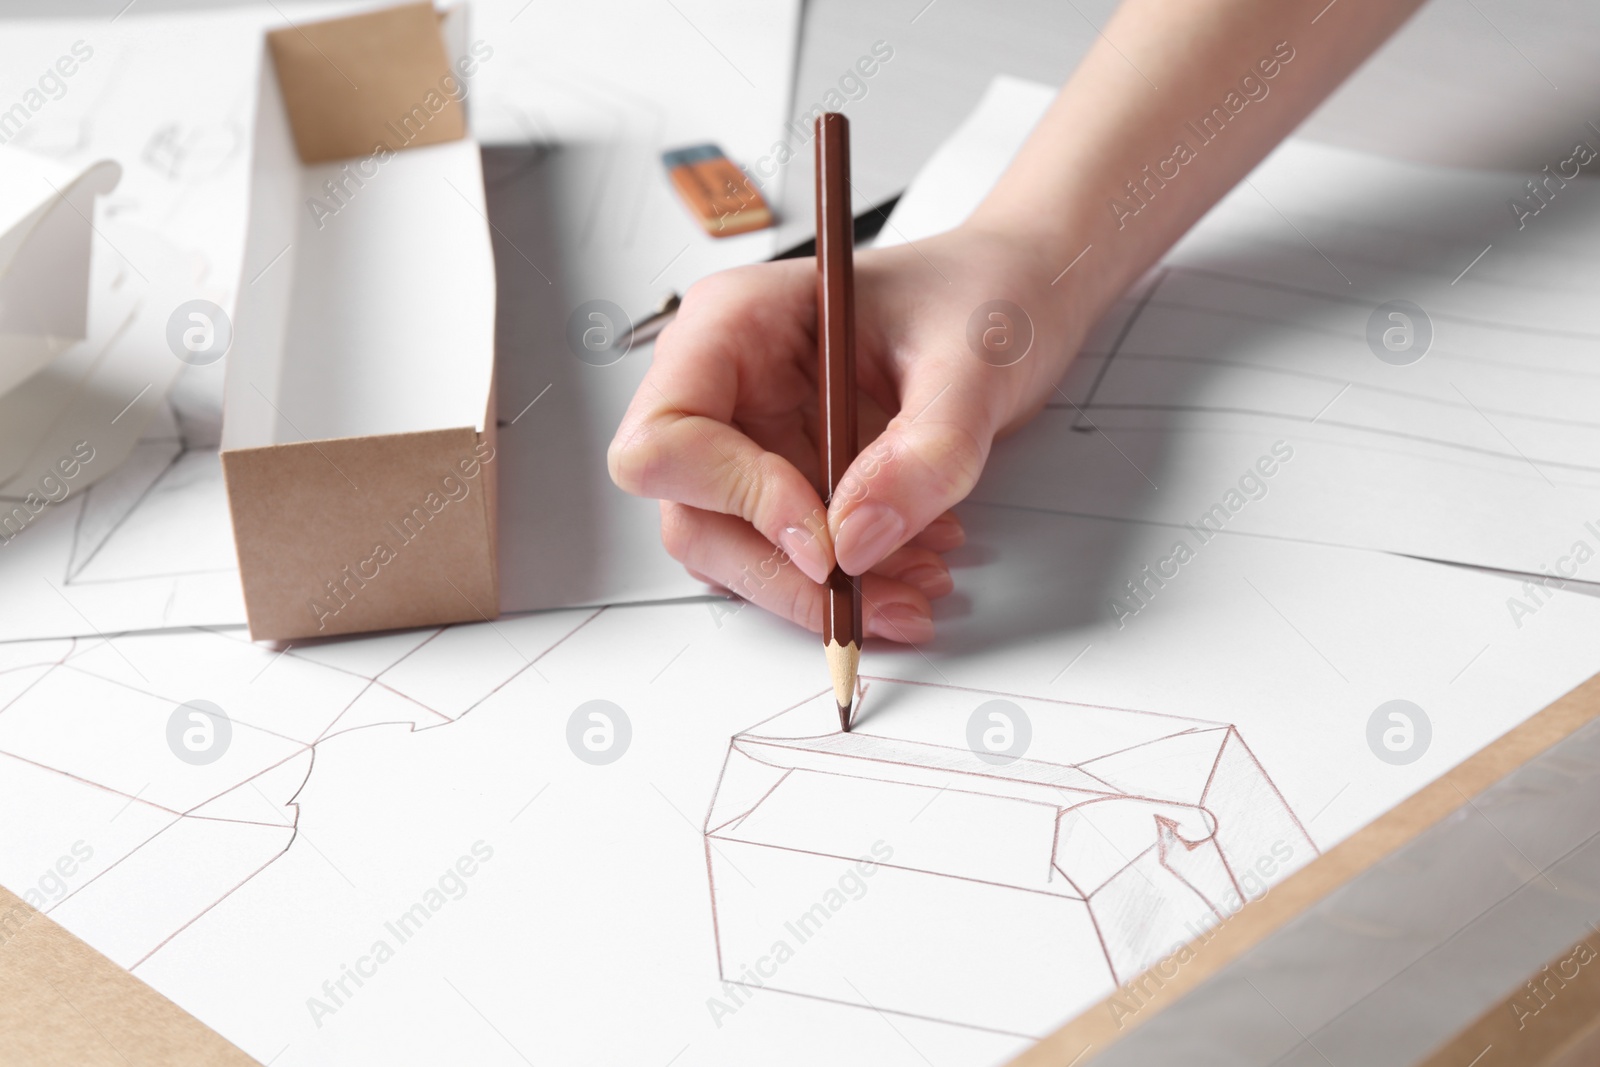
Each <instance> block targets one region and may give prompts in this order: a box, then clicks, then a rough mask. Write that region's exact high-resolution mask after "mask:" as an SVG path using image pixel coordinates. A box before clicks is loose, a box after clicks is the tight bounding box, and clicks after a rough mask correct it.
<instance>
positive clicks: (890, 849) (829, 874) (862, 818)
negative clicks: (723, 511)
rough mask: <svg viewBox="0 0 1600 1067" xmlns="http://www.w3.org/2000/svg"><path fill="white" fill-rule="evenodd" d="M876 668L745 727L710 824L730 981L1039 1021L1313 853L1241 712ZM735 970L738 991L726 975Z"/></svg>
mask: <svg viewBox="0 0 1600 1067" xmlns="http://www.w3.org/2000/svg"><path fill="white" fill-rule="evenodd" d="M996 696H997V694H993V693H981V692H977V691H974V690H968V689H956V688H953V687H946V686H929V685H920V684H909V683H904V682H893V681H885V680H875V681H871V682H870V684H869V685H868V687H867V689H866V691H865V693H864V695H863V697H862V699H861V702H860V704H859V708H858V712H857V716H858V717H857V720H856V723H857V724H856V727H855V729H854V730H853V731H852V732H851V733H848V734H844V733H841V732H839V730H838V723H837V714H836V712H835V709H834V705H833V703H832V697H831V695H829V694H827V693H824V694H819V695H818V696H817V697H816V698H814V699H812V700H810V701H808V702H806V703H804V704H801V705H799V706H798V707H795V708H791V709H790V710H788V711H785V712H783V713H781V714H779V715H776V716H774V717H772V718H770V719H767V720H766V721H764V722H762V723H759V724H758V725H756V726H753V727H751V728H750V729H748V730H746V731H744V732H742V733H740V734H738V735H736V736H735V737H734V738H733V740H732V742H731V744H730V745H729V749H728V755H727V759H726V761H725V763H724V765H723V771H722V776H721V780H720V781H719V783H718V786H717V790H716V794H715V796H714V798H713V800H712V804H711V809H710V812H709V814H708V816H707V820H706V826H705V839H706V855H707V864H708V869H709V873H710V878H711V897H712V911H713V918H714V923H715V929H716V947H717V953H718V963H719V966H720V971H721V978H722V980H723V982H724V989H725V990H726V991H728V992H729V993H730V994H735V995H738V996H745V995H749V996H761V995H765V994H762V993H759V992H755V987H762V988H764V989H768V990H781V991H785V992H789V993H795V994H800V995H804V996H810V997H815V998H820V999H824V1000H831V1001H836V1002H840V1003H845V1004H852V1005H861V1006H863V1007H867V1008H874V1009H877V1010H880V1011H894V1012H900V1013H904V1014H908V1015H914V1016H919V1017H923V1018H929V1019H936V1020H939V1021H943V1022H951V1023H958V1024H962V1025H966V1026H974V1027H981V1028H984V1029H989V1030H997V1031H1003V1032H1007V1033H1014V1034H1021V1035H1029V1036H1034V1035H1042V1034H1044V1033H1047V1032H1048V1031H1049V1030H1050V1029H1052V1028H1053V1027H1054V1026H1055V1025H1058V1024H1059V1023H1060V1022H1061V1021H1062V1020H1063V1019H1066V1018H1068V1017H1069V1016H1071V1015H1072V1014H1074V1013H1075V1012H1076V1011H1078V1010H1079V1009H1081V1008H1083V1007H1086V1006H1087V1005H1089V1004H1091V1003H1093V1002H1094V1001H1096V1000H1098V999H1100V998H1101V997H1104V996H1106V995H1107V994H1109V993H1110V992H1112V990H1113V989H1114V987H1116V986H1117V985H1120V984H1122V983H1125V982H1127V981H1129V980H1130V979H1132V978H1135V977H1137V976H1138V975H1139V974H1140V973H1141V972H1142V971H1144V970H1145V969H1146V968H1148V967H1150V966H1151V965H1153V964H1155V963H1156V962H1157V961H1159V960H1164V959H1165V958H1166V957H1168V956H1170V955H1171V954H1172V952H1173V950H1174V948H1175V947H1176V946H1178V945H1180V944H1183V943H1187V942H1189V941H1192V940H1193V939H1194V938H1195V937H1196V936H1197V935H1200V934H1202V933H1203V932H1204V931H1206V930H1207V929H1209V928H1210V927H1213V926H1215V925H1216V924H1217V923H1218V922H1220V921H1221V920H1222V919H1223V918H1224V917H1226V916H1228V915H1231V914H1232V913H1233V912H1236V911H1237V910H1238V909H1239V908H1240V907H1241V906H1242V905H1243V902H1245V901H1248V900H1251V899H1256V898H1258V897H1259V896H1260V895H1261V894H1262V893H1264V892H1265V891H1266V889H1267V888H1268V887H1269V886H1270V884H1271V883H1272V882H1274V881H1276V880H1278V879H1280V878H1282V877H1284V876H1285V875H1286V874H1288V873H1289V872H1290V871H1291V870H1293V869H1294V868H1295V867H1298V866H1300V865H1301V864H1303V863H1305V862H1306V861H1308V860H1309V859H1311V858H1312V857H1313V856H1314V855H1315V854H1316V848H1315V846H1314V845H1313V844H1312V842H1311V840H1310V838H1309V837H1308V836H1307V835H1306V832H1305V830H1304V828H1303V827H1302V826H1301V824H1300V822H1299V820H1298V819H1297V818H1296V817H1295V815H1294V813H1293V812H1292V811H1291V810H1290V809H1289V807H1288V805H1287V804H1286V803H1285V802H1284V799H1283V797H1282V796H1281V795H1280V794H1279V792H1278V790H1277V788H1276V787H1275V786H1274V785H1273V783H1272V781H1271V780H1270V779H1269V778H1268V776H1267V774H1266V772H1265V771H1264V770H1263V769H1262V767H1261V765H1260V764H1259V763H1258V762H1257V761H1256V759H1255V756H1254V755H1253V754H1252V753H1251V751H1250V749H1249V748H1248V747H1247V746H1246V745H1245V743H1244V740H1243V738H1241V737H1240V735H1239V732H1238V731H1237V730H1236V729H1235V728H1234V727H1233V726H1231V725H1230V724H1227V723H1221V722H1208V721H1202V720H1197V719H1186V718H1179V717H1174V716H1168V715H1157V714H1152V713H1148V712H1138V711H1127V710H1121V709H1114V708H1101V707H1092V706H1087V705H1080V704H1067V703H1061V702H1055V701H1047V700H1036V699H1029V698H1023V697H1012V698H1008V699H1009V700H1010V701H1011V702H1012V704H1013V706H1014V707H1015V708H1019V709H1020V710H1021V713H1022V715H1023V716H1025V717H1026V719H1027V721H1028V723H1029V725H1030V726H1031V734H1032V738H1031V742H1030V744H1029V747H1028V749H1027V750H1026V751H1025V752H1024V753H1023V754H1022V756H1021V758H1018V759H1015V760H1013V761H1010V762H1007V763H1000V764H997V763H995V762H993V757H992V756H990V755H989V754H988V753H985V754H984V755H985V757H987V758H983V757H980V756H979V755H977V754H976V753H975V752H974V750H972V749H970V748H969V747H967V742H966V738H967V736H968V733H967V731H968V721H969V719H970V718H971V717H972V715H973V713H974V711H975V710H976V709H978V708H979V706H980V705H983V704H985V703H986V702H988V701H990V700H992V699H994V698H995V697H996ZM739 987H743V988H739Z"/></svg>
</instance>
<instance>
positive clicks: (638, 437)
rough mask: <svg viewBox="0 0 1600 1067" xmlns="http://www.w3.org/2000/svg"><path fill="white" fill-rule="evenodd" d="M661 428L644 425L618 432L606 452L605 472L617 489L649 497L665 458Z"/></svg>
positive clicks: (665, 450) (665, 452)
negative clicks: (607, 472)
mask: <svg viewBox="0 0 1600 1067" xmlns="http://www.w3.org/2000/svg"><path fill="white" fill-rule="evenodd" d="M667 454H668V453H667V449H666V448H665V447H664V446H663V444H662V441H661V431H660V428H659V427H657V426H655V425H654V424H652V423H649V422H645V423H640V424H639V425H637V426H635V427H633V428H632V430H631V431H624V430H619V431H618V432H617V436H616V437H614V438H613V439H612V441H611V445H610V447H609V448H607V449H606V469H607V470H608V471H610V473H611V481H612V482H613V483H615V484H616V487H617V488H618V489H621V490H622V491H623V492H625V493H629V494H632V495H633V496H652V495H654V494H652V493H651V486H652V485H654V484H655V482H656V473H657V471H658V470H659V469H660V466H661V463H662V462H663V461H664V460H665V459H666V457H667Z"/></svg>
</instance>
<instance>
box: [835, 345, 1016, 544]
mask: <svg viewBox="0 0 1600 1067" xmlns="http://www.w3.org/2000/svg"><path fill="white" fill-rule="evenodd" d="M986 369H987V368H986ZM963 379H965V380H963ZM993 440H994V423H993V421H992V417H991V415H990V412H989V410H988V404H987V400H986V396H985V392H984V390H982V389H981V388H979V387H978V383H976V382H974V381H972V379H971V378H970V377H967V376H966V375H965V374H960V373H956V374H942V373H939V372H938V371H937V370H936V369H934V367H933V366H932V365H930V364H929V363H925V364H923V365H922V368H919V369H918V371H917V372H913V374H912V376H911V378H910V379H909V380H908V381H907V382H906V384H905V392H904V396H903V397H902V400H901V405H900V413H899V414H898V415H896V416H895V417H894V419H892V420H891V421H890V423H889V425H888V426H887V427H886V428H885V429H884V431H883V433H882V434H880V435H879V436H878V437H877V439H875V440H874V441H872V442H870V443H869V444H868V445H867V446H866V447H865V448H864V449H862V451H861V454H860V455H858V456H857V457H856V460H855V462H854V463H852V464H851V465H850V469H849V470H847V471H846V472H845V476H844V477H843V478H842V479H840V481H839V487H838V489H836V490H835V491H834V494H833V497H832V499H831V501H830V502H829V506H828V526H829V529H830V531H831V532H832V534H833V541H834V553H835V558H836V559H837V560H838V562H839V566H840V567H841V568H843V569H844V571H845V573H847V574H857V575H858V574H863V573H865V572H866V571H868V570H869V569H871V568H872V567H873V566H875V565H876V564H877V563H879V562H880V561H881V560H882V559H883V558H884V557H885V556H887V555H888V554H889V553H891V552H893V551H894V550H895V549H897V548H899V547H900V546H901V545H903V544H905V543H906V542H907V541H909V540H910V539H911V538H913V537H915V536H916V535H917V534H919V533H921V532H922V530H923V528H924V527H926V526H927V525H928V524H929V523H930V522H932V521H933V520H934V519H936V518H938V517H939V516H940V515H942V514H944V513H945V512H946V511H948V510H949V509H950V507H951V506H952V505H954V504H956V503H958V502H959V501H961V500H962V499H963V498H965V497H966V495H967V494H968V493H970V492H971V491H972V487H973V486H974V485H975V484H977V481H978V475H979V474H980V473H982V471H983V464H984V461H985V460H987V459H988V458H989V446H990V444H991V443H992V442H993Z"/></svg>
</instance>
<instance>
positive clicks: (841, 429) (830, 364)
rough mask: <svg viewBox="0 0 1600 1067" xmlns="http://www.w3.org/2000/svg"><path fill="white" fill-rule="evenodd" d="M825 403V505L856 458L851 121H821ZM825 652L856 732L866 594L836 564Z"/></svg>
mask: <svg viewBox="0 0 1600 1067" xmlns="http://www.w3.org/2000/svg"><path fill="white" fill-rule="evenodd" d="M816 143H817V399H818V405H819V409H820V415H821V432H820V433H819V434H818V435H817V448H818V451H819V453H820V455H821V460H822V484H823V488H824V490H825V493H824V497H823V499H824V502H825V503H832V501H833V494H834V493H835V492H836V491H837V490H838V488H839V480H840V479H841V478H843V477H844V472H845V471H846V470H848V469H849V467H850V464H851V463H852V462H853V461H854V460H855V458H856V449H857V442H856V298H855V268H854V265H853V262H852V257H853V255H854V246H855V233H854V224H853V220H852V218H851V215H850V122H849V120H848V119H846V118H845V117H844V116H843V115H840V114H838V113H836V112H831V111H830V112H827V113H825V114H823V115H820V116H819V117H818V118H817V126H816ZM822 647H823V651H825V652H826V653H827V655H828V673H829V674H831V675H832V676H833V696H834V700H835V701H836V702H837V703H838V705H839V728H840V729H841V730H849V729H850V708H851V705H852V704H853V703H854V700H855V691H856V670H857V668H858V667H859V666H860V664H861V587H860V586H859V585H858V584H857V580H856V579H855V578H852V577H850V575H848V574H846V573H845V572H844V571H842V570H840V569H839V567H838V566H837V565H836V566H835V567H834V568H833V573H832V574H830V575H828V584H827V591H826V601H825V604H824V607H823V613H822Z"/></svg>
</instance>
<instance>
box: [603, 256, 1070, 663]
mask: <svg viewBox="0 0 1600 1067" xmlns="http://www.w3.org/2000/svg"><path fill="white" fill-rule="evenodd" d="M1050 258H1051V262H1045V257H1044V256H1042V255H1038V254H1036V253H1035V252H1034V251H1033V250H1032V249H1031V248H1030V247H1029V245H1028V243H1027V242H1026V241H1025V240H1023V239H1020V238H1017V237H1014V236H1011V235H1008V234H1006V233H1002V232H998V231H992V230H984V229H980V228H976V227H972V226H968V227H963V228H960V229H957V230H953V231H951V232H949V233H946V234H942V235H940V236H938V237H935V238H931V239H929V240H926V241H922V242H919V243H918V244H916V245H914V246H911V245H907V246H900V247H894V248H887V249H881V250H872V251H863V252H861V253H858V254H857V256H856V262H855V274H856V334H857V340H856V377H857V381H858V382H859V384H860V389H861V395H860V400H859V405H858V411H859V417H860V426H861V443H862V448H861V453H860V456H859V457H858V458H857V460H856V461H855V463H854V464H853V465H852V466H851V467H850V470H849V472H848V473H847V474H846V476H845V478H844V480H843V481H842V482H841V483H840V485H839V487H838V490H837V492H836V493H835V494H834V498H833V503H832V506H831V508H825V507H824V506H823V503H822V498H821V495H820V490H821V488H822V487H821V486H820V485H819V484H818V458H817V432H818V423H817V419H818V414H817V340H816V322H817V314H816V284H817V281H816V264H815V262H814V261H813V260H809V259H806V260H785V261H780V262H776V263H763V264H758V265H755V266H751V267H743V268H739V269H737V270H731V271H727V272H724V273H722V274H718V275H715V276H713V277H710V278H707V279H705V280H704V281H702V282H700V283H699V284H698V285H696V286H695V287H694V288H692V289H691V290H690V291H689V292H688V294H687V295H686V296H685V298H684V301H683V307H682V309H681V310H680V311H679V312H678V316H677V319H676V321H674V322H673V324H672V325H671V326H669V327H667V329H666V330H664V331H663V332H662V334H661V336H660V338H659V339H658V340H657V342H656V348H655V358H654V362H653V363H652V365H651V367H650V370H649V372H648V373H647V374H646V376H645V379H644V382H643V384H642V385H641V386H640V388H639V392H638V393H637V394H636V395H635V396H634V399H633V403H632V405H631V406H630V407H629V409H628V413H627V415H626V416H625V417H624V418H623V421H622V425H621V427H620V428H619V429H618V431H617V435H616V438H615V440H613V441H612V443H611V450H610V455H609V460H610V467H611V477H612V479H613V480H614V481H615V482H616V483H617V485H618V486H620V487H621V488H623V489H625V490H626V491H628V492H630V493H633V494H635V495H638V496H649V497H657V498H660V500H661V539H662V542H663V543H664V544H665V545H666V548H667V551H668V552H670V553H671V554H672V556H673V558H674V559H677V560H678V561H679V562H681V563H682V564H683V565H684V566H685V567H686V568H688V570H689V572H690V573H691V574H693V575H695V576H696V577H697V578H700V579H702V580H704V581H707V582H710V583H712V584H715V585H719V586H722V587H725V588H727V589H729V590H731V591H732V592H734V593H736V594H738V595H739V596H742V597H744V598H746V599H748V600H750V601H752V602H754V603H755V604H758V605H759V606H761V607H763V608H766V609H768V610H769V611H773V612H776V613H777V614H779V615H782V616H784V617H785V618H788V619H791V620H793V621H794V622H797V623H799V624H800V625H802V626H805V627H806V628H808V629H810V630H814V631H815V630H820V628H821V625H822V609H823V589H822V587H821V586H820V585H819V584H818V583H819V582H821V581H823V580H824V579H825V578H826V576H827V574H828V572H829V571H830V570H831V569H832V567H833V565H834V561H835V560H836V559H837V560H838V563H839V565H840V566H842V567H843V568H844V570H845V571H846V572H847V573H849V574H853V575H861V576H862V582H861V591H862V615H863V622H864V625H865V627H866V631H867V633H868V634H869V635H871V636H875V637H882V638H887V639H889V640H892V641H904V642H913V643H914V642H921V641H926V640H928V639H929V638H931V637H932V636H933V620H932V609H931V605H930V601H931V600H932V599H936V598H938V597H941V596H944V595H945V594H947V593H949V592H950V591H951V588H952V582H951V577H950V571H949V568H948V567H947V566H946V564H945V562H944V560H943V559H942V557H941V555H940V554H941V553H943V552H947V551H949V550H950V549H953V548H955V547H957V546H959V545H960V544H961V543H962V542H963V540H964V539H965V534H964V532H963V530H962V528H961V524H960V522H959V521H958V520H957V519H956V518H955V516H954V515H952V514H950V511H949V509H950V508H951V507H952V506H953V505H954V504H956V503H957V502H958V501H960V500H961V499H962V498H963V497H965V496H966V495H967V493H968V492H970V491H971V489H972V487H973V485H974V484H975V483H976V482H977V480H978V475H979V473H980V472H981V471H982V470H983V465H984V461H985V460H986V459H987V458H988V455H989V447H990V445H991V443H992V442H993V440H994V438H995V436H996V434H997V433H1001V432H1003V431H1005V430H1007V429H1010V428H1013V427H1015V426H1017V425H1019V424H1020V423H1021V422H1023V421H1024V420H1025V419H1026V418H1027V417H1029V416H1030V415H1032V414H1033V413H1034V412H1035V411H1037V410H1038V409H1039V408H1040V407H1041V406H1042V405H1043V404H1044V402H1045V401H1046V400H1047V399H1048V397H1049V396H1050V395H1051V392H1052V390H1053V388H1054V386H1055V383H1056V382H1057V381H1058V380H1059V379H1060V377H1061V374H1062V372H1063V371H1064V369H1065V367H1066V364H1067V360H1068V359H1069V358H1070V356H1071V354H1072V352H1073V350H1074V349H1075V348H1076V346H1077V344H1078V342H1079V340H1080V339H1081V336H1082V332H1083V331H1082V318H1081V316H1078V315H1076V314H1075V310H1074V308H1073V307H1072V304H1073V302H1074V301H1073V299H1072V293H1073V290H1072V289H1071V288H1069V287H1068V286H1066V285H1058V286H1052V285H1051V281H1052V279H1053V278H1055V277H1056V276H1057V274H1058V272H1059V271H1060V267H1061V264H1059V263H1055V262H1054V260H1055V259H1056V258H1059V257H1058V256H1055V255H1052V256H1051V257H1050ZM1068 258H1070V257H1068ZM1069 277H1070V276H1069ZM993 301H1008V302H1009V303H1010V304H1012V305H1015V306H1016V307H1017V308H1019V309H1021V311H1022V316H1021V320H1020V321H1018V320H1017V316H1016V315H1015V313H1012V312H1009V311H1007V310H1002V311H1000V312H999V313H998V314H999V315H1000V317H999V318H996V317H994V315H993V314H992V313H989V311H988V309H985V308H984V305H987V304H990V303H991V302H993ZM975 320H976V323H977V328H976V329H973V328H972V324H973V322H974V321H975ZM969 333H971V334H972V335H973V339H974V340H975V341H976V346H974V345H973V344H969ZM1030 338H1031V343H1029V344H1028V348H1027V351H1026V353H1025V354H1024V353H1022V352H1019V351H1017V348H1018V346H1020V345H1021V344H1023V343H1025V342H1029V340H1030ZM980 353H981V357H980ZM1019 357H1020V358H1019ZM999 364H1009V365H999ZM791 564H792V565H791Z"/></svg>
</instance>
